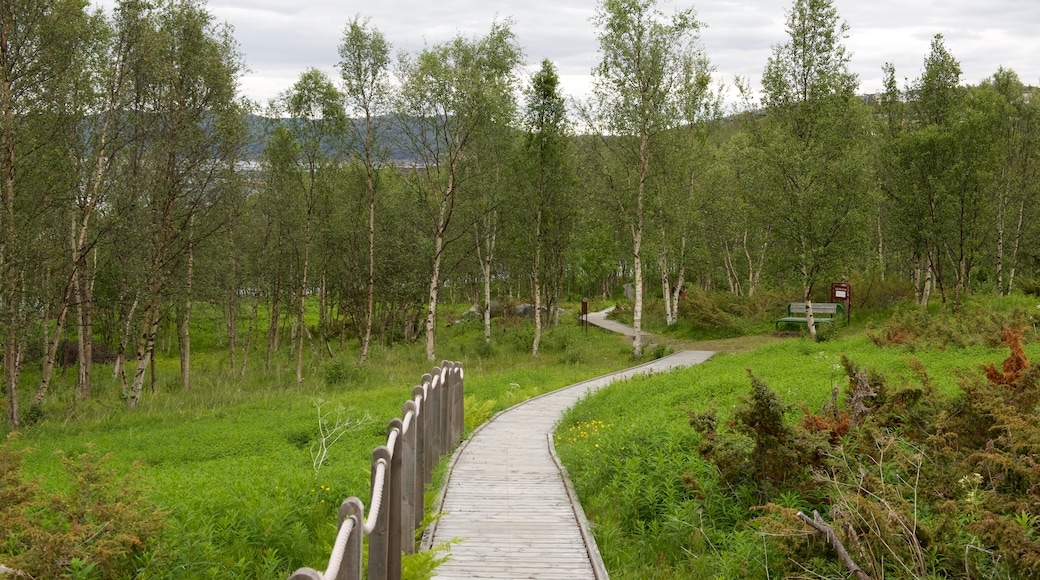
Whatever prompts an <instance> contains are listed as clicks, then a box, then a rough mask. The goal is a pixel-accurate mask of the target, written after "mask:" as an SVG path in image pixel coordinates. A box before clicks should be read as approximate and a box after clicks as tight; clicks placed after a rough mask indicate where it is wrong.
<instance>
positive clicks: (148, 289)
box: [122, 0, 243, 407]
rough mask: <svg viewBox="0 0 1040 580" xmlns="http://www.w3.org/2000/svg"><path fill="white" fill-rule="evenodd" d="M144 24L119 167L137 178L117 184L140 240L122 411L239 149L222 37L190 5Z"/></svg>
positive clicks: (233, 71) (228, 43)
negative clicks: (129, 147) (127, 153)
mask: <svg viewBox="0 0 1040 580" xmlns="http://www.w3.org/2000/svg"><path fill="white" fill-rule="evenodd" d="M147 22H148V26H149V31H148V36H147V37H145V38H144V39H143V40H145V42H143V43H142V44H141V45H140V46H139V47H138V50H139V51H140V52H139V53H138V54H137V55H136V60H135V63H134V67H135V69H134V71H133V73H134V74H133V75H132V76H133V79H134V85H133V98H134V105H133V109H131V111H132V112H133V113H134V119H135V127H134V129H133V130H134V131H135V134H134V135H133V138H134V146H135V148H134V150H133V151H132V157H131V159H129V160H128V163H129V164H131V165H133V166H134V168H135V171H136V173H133V174H131V175H132V181H131V180H128V181H127V182H126V183H124V186H125V187H126V189H127V191H126V196H127V198H126V199H125V200H124V201H123V203H122V205H123V206H124V207H125V208H126V210H125V211H127V212H129V215H130V216H132V217H133V218H134V219H136V220H139V221H138V223H140V225H141V226H142V229H141V230H139V231H138V235H140V236H141V237H142V239H143V242H144V243H143V244H141V245H139V246H136V247H139V248H140V249H142V250H144V252H145V254H146V255H145V256H144V259H143V264H144V266H143V270H144V271H143V272H139V273H137V274H138V275H139V276H140V279H141V280H143V282H142V283H141V286H140V287H141V288H142V292H143V297H142V298H141V306H142V312H141V318H140V323H139V328H140V331H139V332H138V334H137V336H138V339H137V349H136V361H135V364H136V366H135V369H134V374H133V380H132V382H131V384H130V385H129V386H124V392H123V395H124V398H125V400H126V403H127V405H128V406H130V407H135V406H136V405H137V402H138V401H139V400H140V398H141V395H142V391H143V387H144V379H145V373H146V372H147V371H148V369H149V368H151V367H153V364H152V363H153V361H154V356H155V342H156V336H157V334H158V331H159V324H160V321H161V319H162V316H163V314H164V311H165V308H166V305H167V302H168V298H169V295H170V292H171V291H172V288H173V287H175V286H174V284H173V280H174V276H175V275H183V274H185V272H186V266H187V256H188V249H189V245H190V244H191V243H198V241H200V240H202V239H205V238H207V237H209V236H210V235H212V234H213V233H214V232H216V231H217V230H218V229H219V228H220V226H221V225H222V223H223V212H221V211H211V210H215V209H216V208H219V206H220V203H221V201H222V197H223V196H224V195H225V194H226V192H227V190H226V188H224V186H223V184H222V183H221V177H222V176H223V175H224V173H223V172H224V170H225V169H226V163H227V162H228V160H229V158H237V156H236V155H235V154H234V151H236V150H237V148H239V147H241V144H242V142H243V135H242V132H241V129H242V128H241V126H240V125H238V124H237V123H234V122H230V121H228V122H225V121H226V120H229V119H238V118H240V116H241V113H242V110H241V107H240V105H239V103H238V102H237V101H236V100H235V87H236V82H237V78H238V75H239V74H240V72H241V70H242V64H241V60H240V56H239V55H238V53H237V52H236V49H235V46H234V41H233V40H232V39H231V37H230V34H229V32H228V30H227V29H226V28H223V27H219V26H217V25H215V24H214V23H213V17H212V15H211V14H209V13H208V12H207V11H206V10H205V9H204V8H202V6H201V5H200V4H198V3H196V2H194V1H192V0H186V1H178V2H171V3H164V4H160V5H158V6H156V7H155V8H154V9H153V12H151V14H150V16H149V20H148V21H147ZM193 220H194V226H195V227H194V228H191V227H190V226H191V225H192V222H193ZM189 232H190V234H189ZM189 240H192V241H191V242H189ZM152 377H153V381H154V379H155V374H154V371H153V373H152ZM153 388H154V382H153Z"/></svg>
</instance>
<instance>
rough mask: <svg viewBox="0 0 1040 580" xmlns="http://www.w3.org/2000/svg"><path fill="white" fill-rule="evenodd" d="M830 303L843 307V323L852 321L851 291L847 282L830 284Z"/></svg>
mask: <svg viewBox="0 0 1040 580" xmlns="http://www.w3.org/2000/svg"><path fill="white" fill-rule="evenodd" d="M831 302H839V303H841V305H842V306H844V307H845V322H846V323H848V322H850V321H851V320H852V291H851V288H850V287H849V283H848V282H832V283H831Z"/></svg>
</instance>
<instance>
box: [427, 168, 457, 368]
mask: <svg viewBox="0 0 1040 580" xmlns="http://www.w3.org/2000/svg"><path fill="white" fill-rule="evenodd" d="M453 163H454V162H453ZM448 172H449V173H448V186H447V188H446V189H445V191H444V195H443V196H441V202H440V207H439V209H438V211H437V229H436V232H435V233H434V238H433V273H432V274H431V275H430V294H429V295H430V303H429V305H427V307H426V360H429V361H432V360H435V359H436V353H435V352H434V347H435V345H436V337H435V335H434V331H435V330H436V326H437V293H438V290H439V289H440V275H441V252H442V251H443V250H444V236H445V233H446V230H447V229H448V218H449V215H448V208H449V204H451V203H453V202H454V196H455V167H454V165H453V166H452V167H450V168H449V170H448Z"/></svg>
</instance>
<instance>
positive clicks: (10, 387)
mask: <svg viewBox="0 0 1040 580" xmlns="http://www.w3.org/2000/svg"><path fill="white" fill-rule="evenodd" d="M11 32H12V31H11V30H10V29H9V28H8V25H5V26H4V27H3V29H2V30H0V33H2V36H3V37H2V38H0V45H2V46H3V47H4V48H7V45H8V43H9V42H10V38H9V36H8V35H9V34H11ZM0 95H2V96H3V102H2V103H0V122H2V126H3V135H2V138H3V161H2V169H0V170H2V172H3V177H4V183H5V185H6V187H5V188H4V210H3V212H4V214H3V236H4V239H3V242H2V243H0V268H2V269H3V270H4V274H3V278H2V280H3V283H4V287H3V288H0V301H2V303H0V309H2V310H0V312H3V322H4V324H5V325H7V328H6V332H5V333H4V382H5V383H6V384H7V422H8V424H9V425H10V426H11V429H17V428H18V427H19V426H20V421H19V417H18V375H19V372H18V371H19V359H20V356H19V352H18V339H19V337H18V327H19V324H18V312H17V306H16V304H17V303H18V299H17V296H18V292H17V285H18V274H17V272H16V271H15V269H14V267H12V265H11V263H10V262H11V261H12V260H9V258H10V254H9V252H11V250H12V249H13V248H14V247H15V227H14V224H15V221H14V219H15V212H14V193H15V187H14V184H15V161H16V159H17V157H16V150H15V134H14V124H15V111H14V103H13V102H12V101H11V99H12V97H11V95H12V93H11V79H10V78H7V77H6V76H5V77H4V79H3V88H2V90H0Z"/></svg>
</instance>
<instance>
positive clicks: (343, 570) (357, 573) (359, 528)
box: [336, 497, 365, 580]
mask: <svg viewBox="0 0 1040 580" xmlns="http://www.w3.org/2000/svg"><path fill="white" fill-rule="evenodd" d="M348 518H354V530H353V531H352V532H351V533H350V537H349V538H347V548H346V551H345V552H344V554H343V564H341V565H340V567H339V575H338V576H337V577H336V580H361V550H362V548H361V546H362V540H363V539H364V537H365V506H364V504H362V503H361V500H360V499H358V498H356V497H350V498H347V499H346V500H345V501H344V502H343V503H342V504H341V505H340V506H339V525H340V526H342V525H343V522H345V521H347V519H348Z"/></svg>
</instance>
